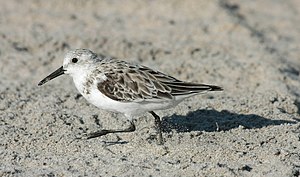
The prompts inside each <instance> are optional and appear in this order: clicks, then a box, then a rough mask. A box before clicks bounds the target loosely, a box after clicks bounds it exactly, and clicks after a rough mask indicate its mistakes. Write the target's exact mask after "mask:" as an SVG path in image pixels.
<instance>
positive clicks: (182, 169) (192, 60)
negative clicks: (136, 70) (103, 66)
mask: <svg viewBox="0 0 300 177" xmlns="http://www.w3.org/2000/svg"><path fill="white" fill-rule="evenodd" d="M67 2H68V1H60V0H56V1H54V0H53V1H41V0H31V1H22V0H12V1H5V0H1V1H0V25H1V26H0V72H1V75H0V91H1V92H0V99H1V102H0V127H1V128H0V159H1V160H0V176H299V170H300V141H299V139H300V130H299V120H300V118H299V112H300V110H299V107H300V89H299V88H300V76H299V72H300V69H299V68H300V57H299V56H300V52H299V51H300V25H299V24H300V15H299V14H300V1H298V0H285V1H279V0H264V1H261V0H252V1H238V0H219V1H217V0H210V1H207V0H201V1H200V0H194V1H193V0H188V1H183V0H174V1H156V0H149V1H96V0H95V1H69V2H70V3H67ZM75 48H89V49H91V50H93V51H97V52H98V53H102V54H105V55H110V56H115V57H119V58H126V59H127V60H130V61H134V62H138V63H142V64H144V65H147V66H151V67H152V68H155V69H158V70H161V71H163V72H165V73H168V74H171V75H173V76H175V77H177V78H179V79H183V80H188V81H194V82H199V83H201V82H203V83H210V84H217V85H220V86H223V87H224V89H225V91H224V92H219V93H211V94H207V95H199V96H196V97H193V98H190V99H187V100H186V101H184V102H183V103H182V104H180V105H179V106H177V107H176V108H174V109H170V110H164V111H158V112H157V113H158V114H159V115H161V116H162V117H163V124H164V137H165V140H166V143H165V145H164V146H157V145H156V142H155V139H154V138H153V137H154V135H155V130H154V127H153V125H154V120H153V118H152V117H151V115H144V116H142V117H140V118H139V119H137V121H136V125H137V131H136V132H134V133H129V134H118V135H108V136H105V137H101V138H98V139H92V140H79V139H76V138H78V137H80V136H81V135H82V134H83V133H88V132H93V131H95V130H98V129H101V128H103V127H104V128H120V127H122V126H123V125H124V124H125V123H126V121H125V120H124V119H122V117H121V115H118V114H115V113H110V112H107V111H104V110H99V109H97V108H96V107H94V106H93V105H91V104H89V103H87V101H86V100H84V98H82V97H81V96H80V95H79V94H78V92H77V91H76V89H75V87H74V85H73V83H72V80H71V78H69V77H68V76H62V77H61V78H57V79H55V80H53V81H51V82H49V83H47V84H46V85H45V86H43V87H37V83H38V81H39V80H41V79H42V78H43V77H44V76H46V75H47V74H49V73H50V72H52V71H54V70H55V69H56V68H58V67H59V66H60V65H61V64H62V61H63V57H64V54H65V53H66V51H68V50H69V49H75Z"/></svg>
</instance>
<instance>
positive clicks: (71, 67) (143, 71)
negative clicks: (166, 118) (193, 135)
mask: <svg viewBox="0 0 300 177" xmlns="http://www.w3.org/2000/svg"><path fill="white" fill-rule="evenodd" d="M61 74H69V75H70V76H71V77H72V78H73V81H74V83H75V86H76V88H77V89H78V91H79V92H80V93H81V94H82V95H83V96H84V97H85V98H86V99H87V100H88V101H89V102H91V103H92V104H94V105H95V106H97V107H99V108H101V109H106V110H110V111H114V112H120V113H123V114H124V115H125V116H126V117H127V118H128V119H131V118H132V116H136V115H139V114H142V113H145V112H150V113H151V114H152V115H153V116H154V117H155V119H156V122H157V121H159V124H160V120H157V119H158V118H159V117H158V116H157V115H156V114H155V113H154V112H153V110H159V109H166V108H170V107H172V106H175V105H177V104H178V103H180V102H181V101H182V100H183V99H185V98H187V97H190V96H193V95H195V94H198V93H203V92H207V91H220V90H222V88H221V87H218V86H214V85H207V84H196V83H190V82H184V81H180V80H178V79H176V78H174V77H172V76H169V75H166V74H164V73H162V72H159V71H156V70H153V69H151V68H149V67H146V66H142V65H137V64H132V63H129V62H125V61H121V60H117V59H115V58H105V56H103V55H96V54H95V53H94V52H92V51H90V50H87V49H77V50H73V51H70V52H68V53H67V55H66V57H65V59H64V63H63V66H62V67H61V68H59V69H58V70H57V71H55V72H53V73H52V74H50V75H49V76H48V77H46V78H45V79H44V80H42V81H41V82H40V83H39V85H42V84H44V83H45V82H47V81H49V80H51V79H52V78H54V77H57V76H59V75H61ZM100 134H101V133H100ZM102 134H103V132H102ZM102 134H101V135H102ZM101 135H100V136H101Z"/></svg>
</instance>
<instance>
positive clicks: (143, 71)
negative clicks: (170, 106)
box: [98, 63, 221, 102]
mask: <svg viewBox="0 0 300 177" xmlns="http://www.w3.org/2000/svg"><path fill="white" fill-rule="evenodd" d="M125 64H126V65H125ZM121 66H122V67H121ZM124 66H126V67H124ZM105 75H106V77H107V79H106V80H105V81H103V82H101V83H99V84H98V89H99V90H100V91H101V92H102V93H103V94H105V95H106V96H107V97H109V98H111V99H113V100H117V101H135V102H139V101H145V100H155V99H173V98H174V97H175V96H181V95H190V94H195V93H199V92H203V91H215V90H221V88H220V87H218V86H212V85H205V84H194V83H187V82H183V81H180V80H178V79H176V78H174V77H171V76H168V75H166V74H163V73H161V72H159V71H154V70H152V69H150V68H148V67H145V66H139V65H129V64H128V63H122V64H121V65H120V66H118V67H116V68H114V69H113V70H110V71H107V72H106V73H105Z"/></svg>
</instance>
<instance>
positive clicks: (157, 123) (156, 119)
mask: <svg viewBox="0 0 300 177" xmlns="http://www.w3.org/2000/svg"><path fill="white" fill-rule="evenodd" d="M149 113H150V114H152V116H153V117H154V123H155V128H156V131H157V136H158V137H157V142H158V144H159V145H162V144H163V138H162V131H161V121H160V117H159V116H158V115H157V114H155V112H153V111H150V112H149Z"/></svg>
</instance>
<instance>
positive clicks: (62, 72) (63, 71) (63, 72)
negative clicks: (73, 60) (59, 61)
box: [38, 67, 65, 86]
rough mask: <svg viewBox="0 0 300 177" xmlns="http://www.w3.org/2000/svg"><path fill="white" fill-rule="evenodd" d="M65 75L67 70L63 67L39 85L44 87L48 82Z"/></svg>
mask: <svg viewBox="0 0 300 177" xmlns="http://www.w3.org/2000/svg"><path fill="white" fill-rule="evenodd" d="M63 74H65V70H64V69H63V67H60V68H58V69H57V70H56V71H54V72H53V73H51V74H50V75H49V76H47V77H45V79H43V80H41V81H40V82H39V84H38V86H41V85H44V84H45V83H46V82H48V81H50V80H52V79H54V78H56V77H58V76H60V75H63Z"/></svg>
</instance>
